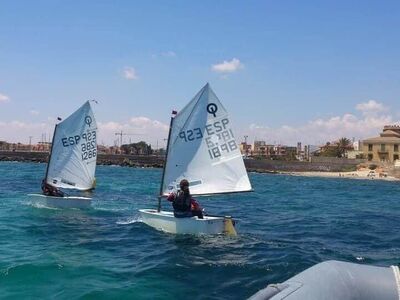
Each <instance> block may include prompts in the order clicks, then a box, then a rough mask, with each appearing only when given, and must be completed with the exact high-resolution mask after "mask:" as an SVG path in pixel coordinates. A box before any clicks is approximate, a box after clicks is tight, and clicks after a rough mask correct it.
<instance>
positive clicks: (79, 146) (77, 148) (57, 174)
mask: <svg viewBox="0 0 400 300" xmlns="http://www.w3.org/2000/svg"><path fill="white" fill-rule="evenodd" d="M96 158H97V124H96V120H95V118H94V115H93V111H92V108H91V106H90V103H89V101H87V102H86V103H85V104H84V105H82V107H81V108H79V109H78V110H77V111H75V112H74V113H73V114H72V115H70V116H69V117H68V118H66V119H65V120H64V121H62V122H61V123H59V124H57V125H56V129H55V130H54V137H53V145H52V151H51V154H50V161H49V165H48V171H47V177H46V182H47V183H49V184H51V185H53V186H56V187H61V188H67V189H78V190H89V189H91V188H94V184H95V177H94V176H95V170H96Z"/></svg>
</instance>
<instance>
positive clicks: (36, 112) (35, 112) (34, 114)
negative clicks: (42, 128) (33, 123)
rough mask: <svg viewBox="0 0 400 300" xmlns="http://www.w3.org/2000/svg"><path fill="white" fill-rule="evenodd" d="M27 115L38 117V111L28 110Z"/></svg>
mask: <svg viewBox="0 0 400 300" xmlns="http://www.w3.org/2000/svg"><path fill="white" fill-rule="evenodd" d="M29 113H30V114H31V115H32V116H37V115H39V111H38V110H35V109H32V110H30V111H29Z"/></svg>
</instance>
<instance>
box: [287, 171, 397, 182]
mask: <svg viewBox="0 0 400 300" xmlns="http://www.w3.org/2000/svg"><path fill="white" fill-rule="evenodd" d="M280 174H285V175H291V176H303V177H324V178H347V179H359V180H385V181H400V178H397V177H394V176H389V175H387V174H385V173H384V172H382V173H378V172H374V171H371V170H358V171H353V172H280Z"/></svg>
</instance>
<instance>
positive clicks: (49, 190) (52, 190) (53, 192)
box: [42, 179, 64, 197]
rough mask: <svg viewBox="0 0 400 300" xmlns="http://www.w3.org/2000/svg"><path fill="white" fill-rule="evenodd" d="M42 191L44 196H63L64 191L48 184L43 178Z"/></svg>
mask: <svg viewBox="0 0 400 300" xmlns="http://www.w3.org/2000/svg"><path fill="white" fill-rule="evenodd" d="M42 191H43V194H45V195H46V196H53V197H64V193H63V192H62V191H61V190H59V189H57V188H56V187H54V186H52V185H51V184H48V183H47V182H46V181H45V180H44V179H43V180H42Z"/></svg>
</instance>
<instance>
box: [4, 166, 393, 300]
mask: <svg viewBox="0 0 400 300" xmlns="http://www.w3.org/2000/svg"><path fill="white" fill-rule="evenodd" d="M44 172H45V164H37V163H15V162H2V163H0V297H1V298H4V299H25V298H29V299H48V298H52V299H78V298H82V299H188V298H191V299H244V298H247V297H249V296H250V295H252V294H253V293H255V292H256V291H258V290H259V289H261V288H263V287H264V286H265V285H266V284H268V283H276V282H281V281H284V280H286V279H288V278H289V277H291V276H293V275H295V274H297V273H299V272H301V271H303V270H304V269H306V268H308V267H310V266H312V265H314V264H315V263H318V262H321V261H324V260H329V259H338V260H345V261H350V262H358V263H362V264H374V265H382V266H388V265H391V264H398V263H399V262H400V222H399V216H400V200H399V195H400V185H399V183H398V182H383V181H374V180H352V179H323V178H309V177H293V176H285V175H269V174H250V179H251V182H252V184H253V188H254V192H252V193H248V194H232V195H223V196H218V197H217V196H215V197H205V198H201V199H199V201H200V202H201V204H202V205H203V206H204V207H205V208H206V210H207V211H208V212H209V213H212V214H224V215H232V216H234V217H235V218H236V219H237V220H238V231H239V236H238V237H225V236H204V237H195V236H176V235H171V234H166V233H163V232H159V231H156V230H154V229H152V228H150V227H148V226H147V225H145V224H143V223H141V222H140V221H139V220H138V213H137V211H138V209H140V208H149V207H150V208H151V207H155V206H156V197H155V195H156V194H157V192H158V188H159V182H160V178H161V170H159V169H135V168H123V167H110V166H99V167H98V169H97V183H98V184H97V189H96V191H95V192H94V195H93V197H94V198H93V201H92V208H90V209H88V210H77V209H54V208H48V207H46V206H45V205H43V204H42V203H40V202H38V201H37V200H34V199H33V198H31V197H29V196H27V194H29V193H35V192H39V190H40V182H41V178H42V177H43V174H44ZM164 207H169V204H168V203H164Z"/></svg>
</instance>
